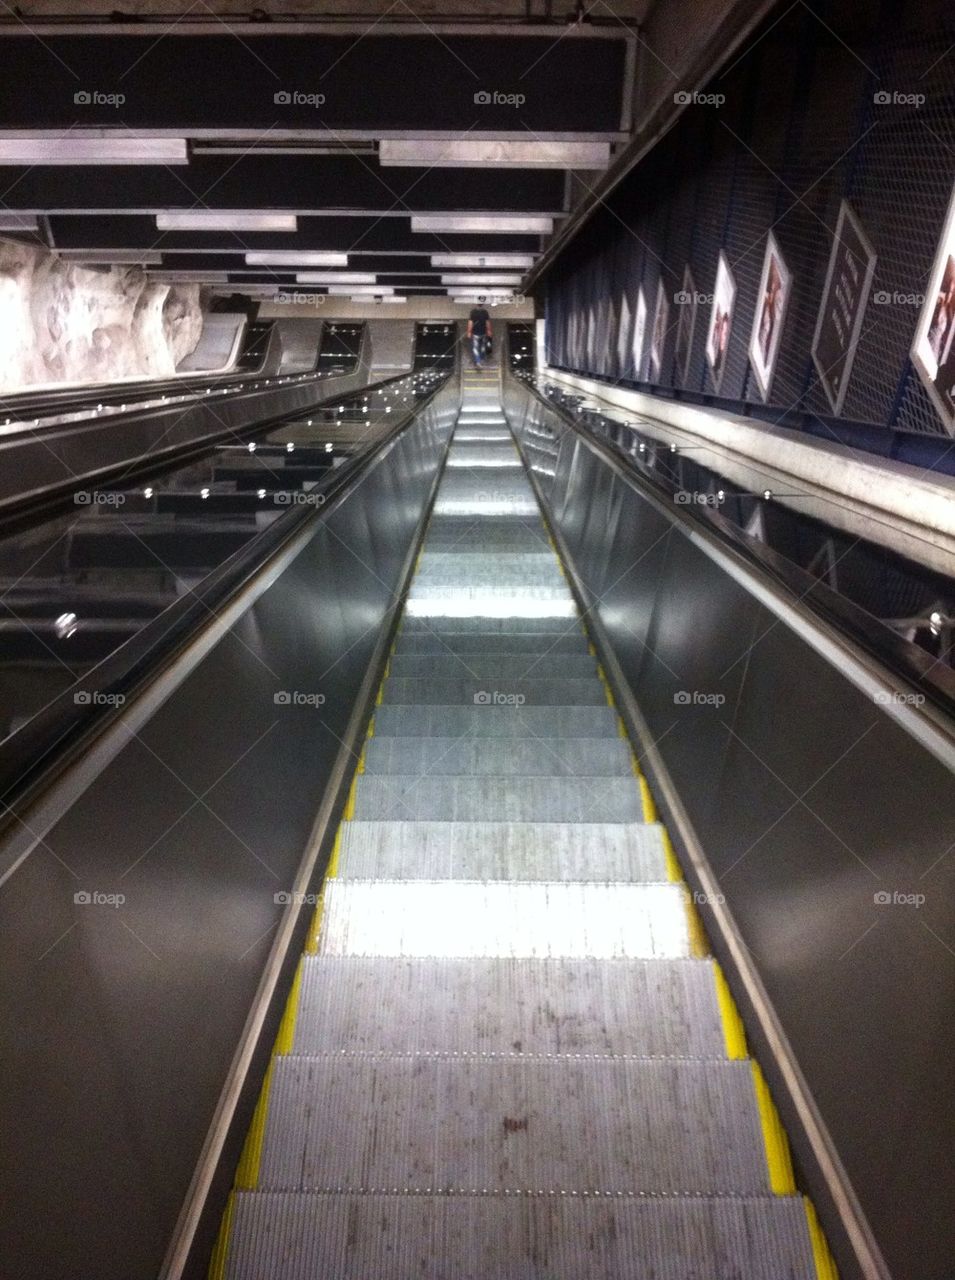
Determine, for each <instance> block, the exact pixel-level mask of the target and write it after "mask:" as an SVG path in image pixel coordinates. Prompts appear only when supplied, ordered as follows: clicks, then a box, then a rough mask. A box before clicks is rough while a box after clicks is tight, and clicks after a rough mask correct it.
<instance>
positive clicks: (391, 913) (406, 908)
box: [318, 879, 691, 960]
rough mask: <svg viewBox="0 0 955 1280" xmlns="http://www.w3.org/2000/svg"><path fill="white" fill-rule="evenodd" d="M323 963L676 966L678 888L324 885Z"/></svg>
mask: <svg viewBox="0 0 955 1280" xmlns="http://www.w3.org/2000/svg"><path fill="white" fill-rule="evenodd" d="M318 945H319V951H320V953H321V954H323V955H364V956H459V957H461V958H462V959H465V958H468V957H470V956H527V957H530V958H533V957H538V958H541V959H544V958H548V957H557V956H565V957H567V958H569V959H584V958H594V959H605V960H614V959H618V958H619V959H653V958H655V957H657V956H659V957H661V958H663V959H679V958H681V957H688V956H689V955H690V954H691V939H690V931H689V922H688V916H687V908H686V897H685V889H684V888H683V887H682V886H681V885H677V884H577V883H566V884H554V883H543V884H533V883H526V882H520V881H506V882H499V881H491V882H490V883H474V882H471V881H461V880H443V881H442V880H435V881H426V880H412V881H394V880H339V879H333V880H329V881H327V882H326V885H325V905H324V910H323V913H322V928H321V933H320V934H319V939H318Z"/></svg>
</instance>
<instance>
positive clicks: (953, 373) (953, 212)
mask: <svg viewBox="0 0 955 1280" xmlns="http://www.w3.org/2000/svg"><path fill="white" fill-rule="evenodd" d="M953 338H955V193H953V195H952V199H951V201H950V203H949V206H948V213H947V214H946V215H945V225H944V226H943V228H942V236H941V240H940V241H939V246H938V252H937V253H936V255H935V264H934V266H933V267H932V274H931V275H930V276H929V287H928V291H927V293H926V295H925V305H924V306H923V307H922V314H921V315H920V316H919V323H918V328H917V329H916V330H915V341H914V342H913V344H912V363H913V364H914V365H915V367H916V369H917V370H918V372H919V376H920V377H921V379H922V381H923V382H924V383H925V385H926V387H927V388H928V393H929V395H930V396H931V397H932V403H933V404H934V405H935V408H936V409H937V410H938V412H939V413H940V414H941V417H942V421H943V422H944V423H945V425H946V427H947V428H948V429H949V431H952V432H955V341H953Z"/></svg>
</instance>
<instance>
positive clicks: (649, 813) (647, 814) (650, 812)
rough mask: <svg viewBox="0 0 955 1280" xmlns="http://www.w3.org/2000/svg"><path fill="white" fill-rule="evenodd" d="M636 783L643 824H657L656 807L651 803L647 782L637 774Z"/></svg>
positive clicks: (641, 775)
mask: <svg viewBox="0 0 955 1280" xmlns="http://www.w3.org/2000/svg"><path fill="white" fill-rule="evenodd" d="M637 781H638V782H639V783H640V803H641V804H642V805H643V820H644V822H658V821H659V819H658V817H657V807H656V805H655V804H654V803H653V796H652V795H651V793H650V784H649V782H647V780H646V778H645V777H644V776H643V774H642V773H638V774H637Z"/></svg>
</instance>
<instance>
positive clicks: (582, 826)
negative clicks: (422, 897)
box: [338, 819, 667, 884]
mask: <svg viewBox="0 0 955 1280" xmlns="http://www.w3.org/2000/svg"><path fill="white" fill-rule="evenodd" d="M338 877H339V879H342V880H346V879H355V880H473V881H491V880H522V881H544V882H550V883H559V882H571V883H576V884H584V883H589V882H593V883H600V884H616V883H632V882H634V881H641V880H642V881H649V882H662V881H664V880H666V879H667V863H666V853H665V850H664V844H663V828H662V827H661V826H660V825H659V824H658V823H648V824H643V823H623V822H620V823H613V822H592V823H578V822H566V823H561V822H482V821H477V822H440V821H439V822H408V821H397V822H395V821H383V822H375V821H361V820H357V819H356V820H354V821H352V822H349V823H347V824H346V825H345V827H344V829H343V831H342V834H341V839H340V843H339V861H338Z"/></svg>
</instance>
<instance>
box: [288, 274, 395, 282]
mask: <svg viewBox="0 0 955 1280" xmlns="http://www.w3.org/2000/svg"><path fill="white" fill-rule="evenodd" d="M295 279H296V280H297V281H298V283H299V284H374V283H375V281H376V280H377V279H378V277H377V276H376V275H375V273H374V272H367V271H299V272H298V274H297V275H296V277H295Z"/></svg>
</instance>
